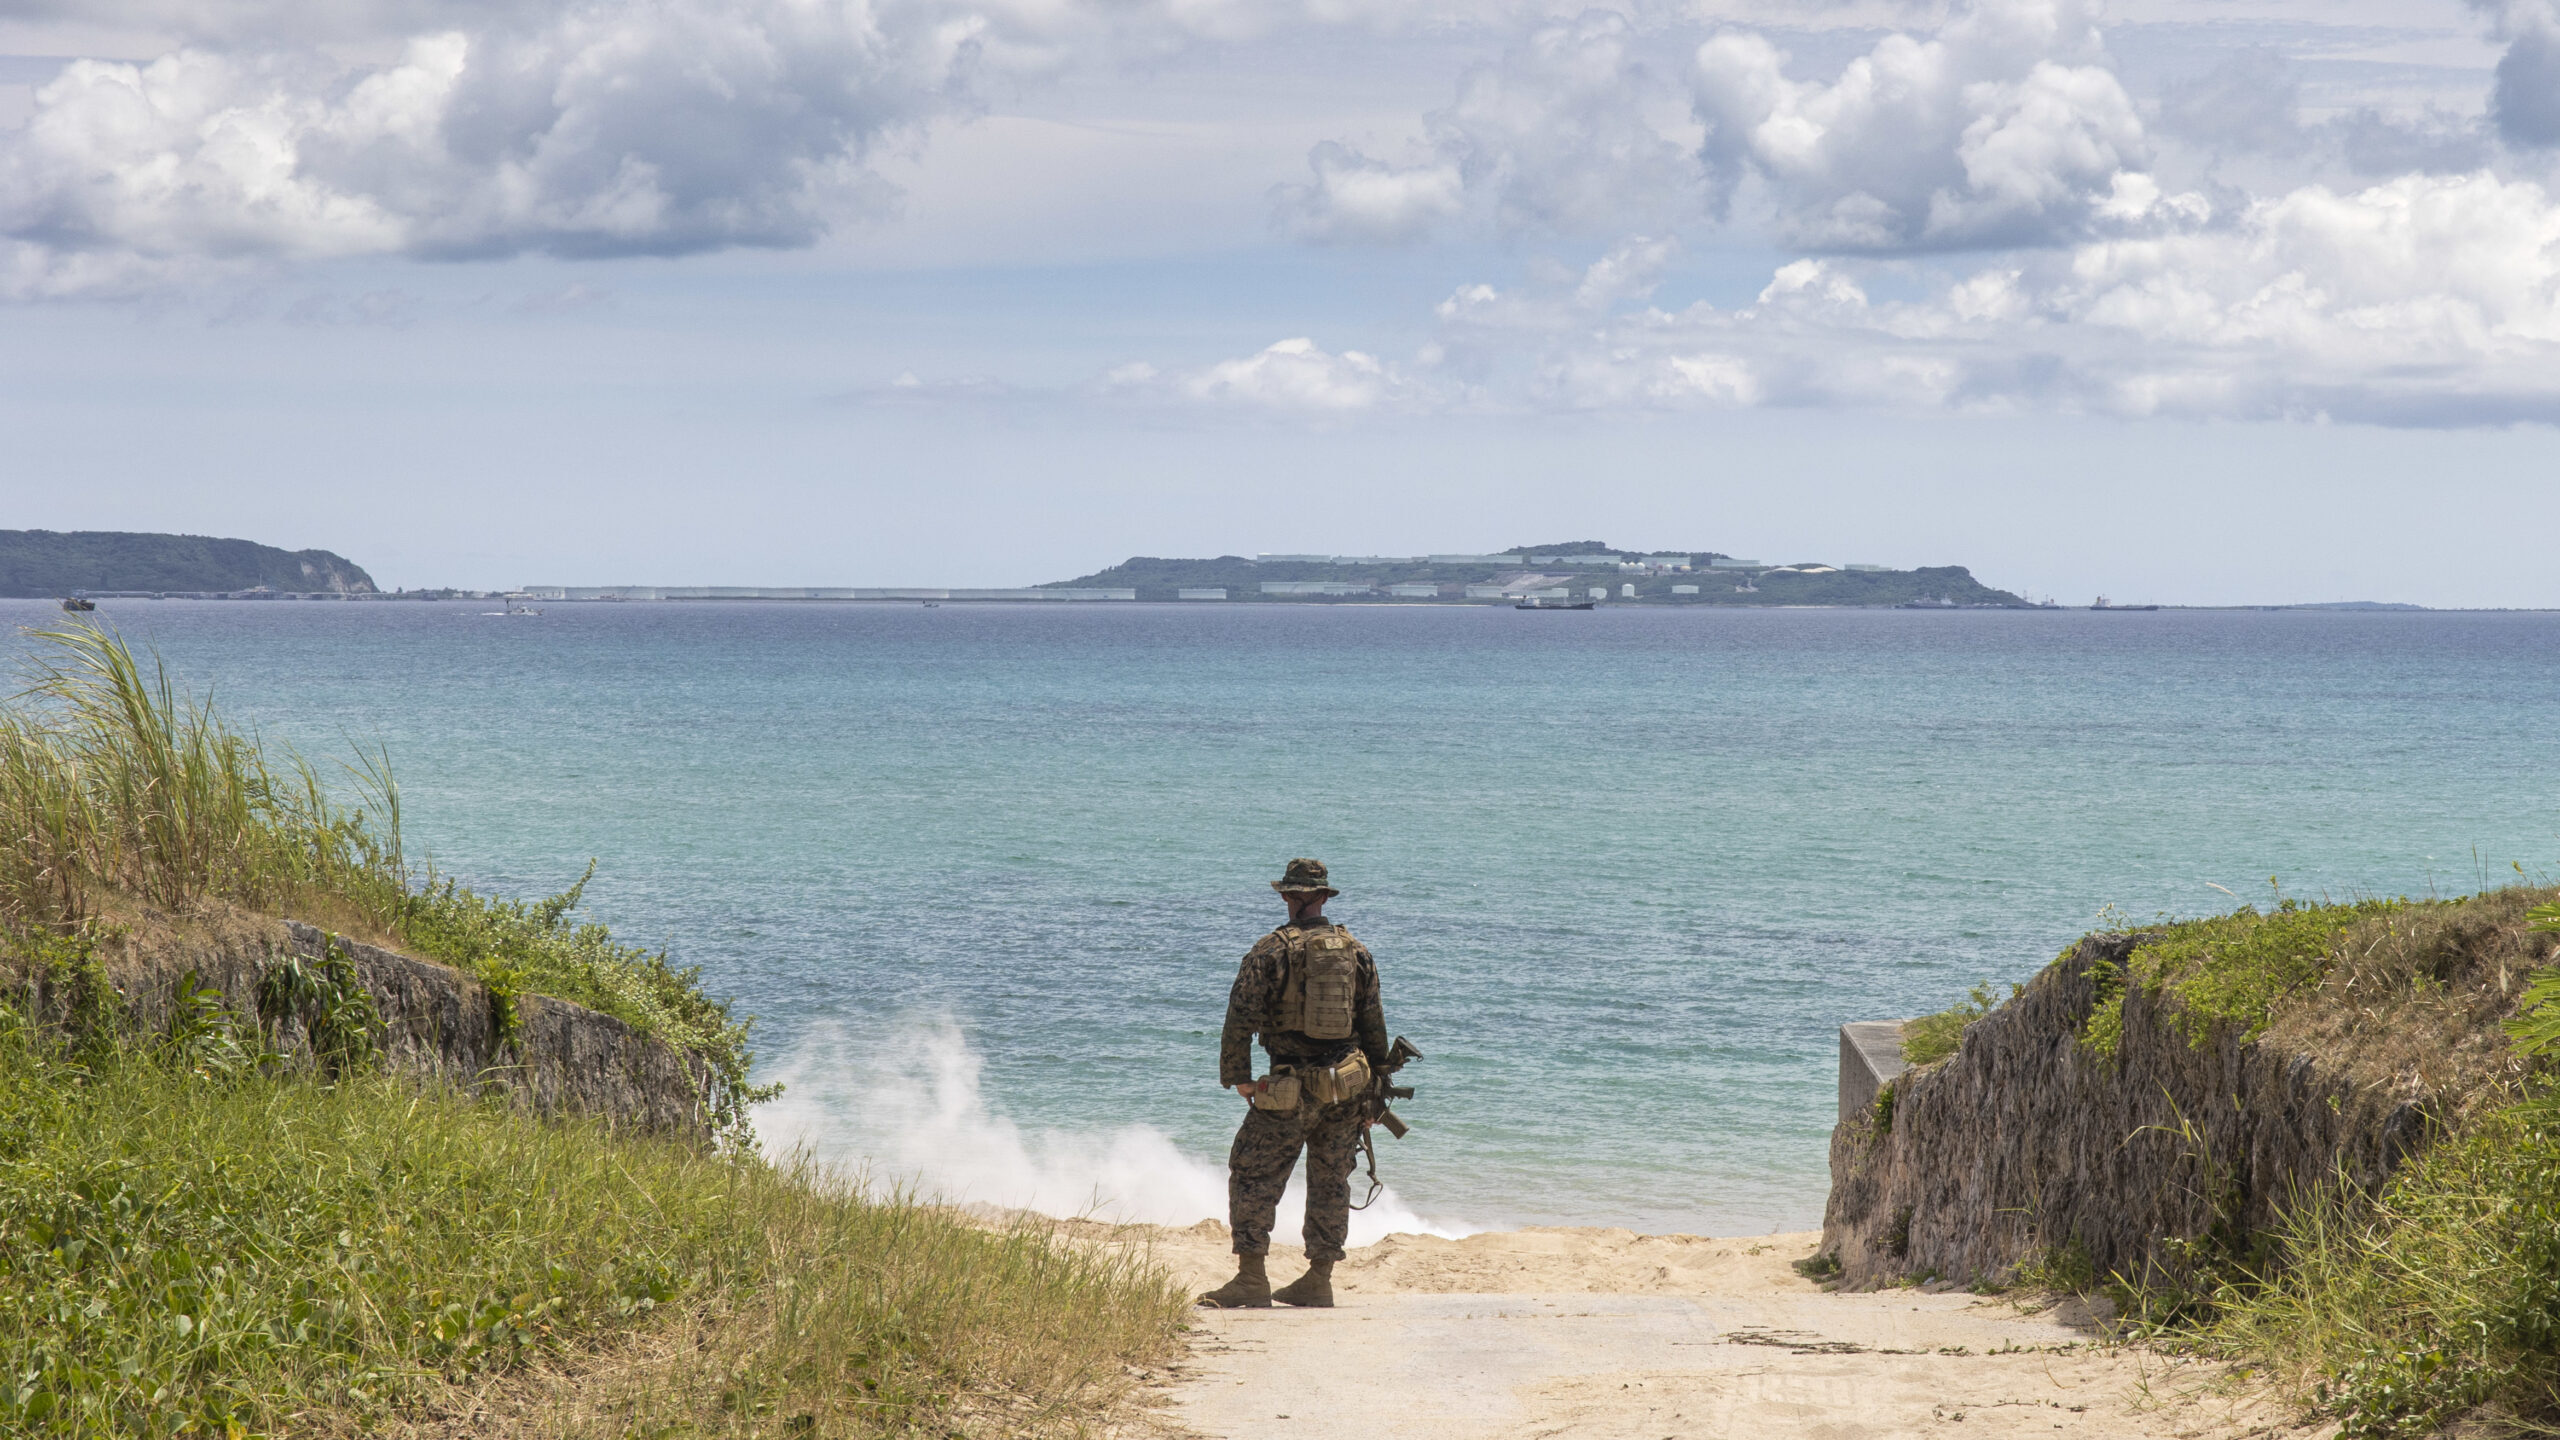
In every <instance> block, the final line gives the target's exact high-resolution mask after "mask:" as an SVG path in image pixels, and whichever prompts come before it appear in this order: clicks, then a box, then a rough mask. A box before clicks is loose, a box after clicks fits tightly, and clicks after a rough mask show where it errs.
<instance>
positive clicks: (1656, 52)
mask: <svg viewBox="0 0 2560 1440" xmlns="http://www.w3.org/2000/svg"><path fill="white" fill-rule="evenodd" d="M1679 71H1680V61H1679V58H1678V57H1677V56H1676V55H1672V54H1668V53H1665V52H1663V51H1662V49H1661V47H1660V46H1659V44H1658V43H1657V37H1655V36H1653V35H1651V34H1649V33H1648V32H1645V31H1642V30H1639V29H1638V28H1637V26H1636V25H1635V23H1634V22H1632V21H1630V20H1628V19H1627V18H1626V17H1625V16H1622V15H1617V14H1613V13H1610V12H1606V11H1596V10H1595V11H1589V12H1586V13H1584V14H1583V15H1581V16H1580V17H1579V18H1576V19H1573V20H1570V21H1565V22H1560V23H1550V24H1543V25H1540V26H1539V27H1538V28H1537V29H1535V30H1533V31H1532V32H1531V33H1530V34H1529V35H1528V36H1527V38H1526V39H1524V40H1523V41H1522V42H1521V43H1520V44H1518V45H1515V46H1513V47H1511V48H1510V49H1509V50H1507V51H1506V52H1504V54H1503V55H1502V57H1501V58H1500V59H1499V60H1496V61H1493V62H1490V63H1487V64H1482V65H1477V66H1473V67H1471V68H1469V69H1468V70H1467V71H1466V73H1465V74H1463V75H1461V76H1460V77H1459V79H1458V85H1457V94H1456V97H1455V98H1454V100H1453V101H1452V103H1451V104H1450V106H1449V107H1448V108H1447V109H1445V110H1439V111H1434V112H1433V113H1432V114H1430V115H1429V116H1427V117H1425V122H1424V128H1425V131H1426V137H1425V141H1424V144H1425V147H1426V149H1427V150H1428V153H1429V158H1428V159H1426V160H1424V161H1422V162H1420V163H1417V164H1413V165H1408V166H1401V167H1399V166H1392V165H1388V164H1386V163H1385V162H1382V161H1378V160H1374V159H1371V158H1369V157H1367V156H1365V155H1362V154H1360V153H1359V152H1357V151H1355V150H1353V149H1351V148H1350V147H1349V146H1346V145H1343V144H1341V143H1339V142H1327V143H1325V144H1322V145H1318V146H1317V147H1315V149H1314V150H1313V151H1312V152H1311V153H1310V154H1309V156H1308V166H1309V168H1310V169H1312V170H1313V171H1314V172H1315V178H1314V180H1313V181H1312V182H1311V183H1310V184H1307V185H1302V186H1291V187H1288V188H1286V189H1285V190H1284V191H1283V192H1282V194H1281V197H1280V199H1281V211H1282V215H1283V218H1284V219H1285V220H1286V221H1287V222H1288V223H1289V224H1290V225H1291V226H1292V227H1293V228H1295V229H1296V230H1298V231H1299V232H1300V233H1302V234H1308V235H1312V236H1315V237H1317V238H1320V239H1325V240H1344V239H1381V240H1405V239H1410V238H1412V237H1413V236H1414V235H1416V234H1418V233H1420V232H1421V231H1422V230H1423V229H1424V228H1426V227H1428V226H1429V225H1431V224H1434V223H1437V222H1439V221H1442V220H1446V219H1449V218H1451V217H1453V216H1456V215H1457V214H1459V213H1460V212H1461V211H1462V210H1465V209H1470V208H1472V209H1475V210H1478V211H1480V212H1482V214H1483V215H1484V216H1485V217H1486V219H1487V220H1488V221H1489V222H1490V223H1492V224H1494V225H1496V226H1498V227H1500V228H1502V229H1504V230H1513V231H1517V230H1538V231H1550V232H1588V231H1591V230H1606V229H1609V228H1613V227H1617V226H1622V225H1628V224H1641V223H1643V220H1644V217H1648V216H1650V217H1654V218H1657V219H1661V220H1663V221H1665V222H1666V223H1667V222H1669V221H1672V220H1673V219H1675V218H1676V217H1679V216H1682V215H1687V214H1693V213H1695V212H1696V210H1697V207H1698V196H1699V191H1698V186H1699V181H1700V174H1699V169H1698V162H1697V156H1696V149H1697V144H1698V139H1699V129H1698V123H1697V120H1696V118H1695V117H1694V116H1693V115H1692V114H1691V113H1690V109H1689V104H1688V100H1687V97H1686V95H1685V94H1684V93H1683V91H1682V88H1681V81H1680V74H1679ZM1381 216H1389V217H1393V219H1394V221H1395V223H1393V224H1388V223H1381V221H1380V219H1379V218H1376V217H1381Z"/></svg>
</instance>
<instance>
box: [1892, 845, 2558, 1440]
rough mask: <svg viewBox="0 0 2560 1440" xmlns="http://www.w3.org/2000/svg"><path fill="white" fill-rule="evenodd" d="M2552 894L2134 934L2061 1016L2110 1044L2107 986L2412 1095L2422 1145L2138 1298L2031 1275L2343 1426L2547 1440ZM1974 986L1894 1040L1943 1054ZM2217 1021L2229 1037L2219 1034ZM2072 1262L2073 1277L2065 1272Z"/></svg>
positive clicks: (2203, 1027)
mask: <svg viewBox="0 0 2560 1440" xmlns="http://www.w3.org/2000/svg"><path fill="white" fill-rule="evenodd" d="M2553 932H2560V892H2555V891H2553V890H2551V889H2548V888H2539V887H2530V886H2525V885H2517V886H2514V887H2511V888H2508V889H2503V890H2493V891H2488V892H2485V893H2483V894H2480V895H2476V896H2471V897H2468V898H2465V899H2460V900H2452V901H2409V900H2395V901H2364V902H2359V903H2355V904H2345V905H2302V904H2296V903H2294V902H2291V901H2284V902H2281V903H2279V904H2278V905H2277V906H2276V907H2275V908H2273V909H2272V910H2269V911H2264V912H2261V911H2259V910H2257V909H2255V908H2244V909H2242V910H2240V911H2238V912H2235V913H2233V914H2230V915H2223V916H2217V917H2213V918H2210V919H2204V920H2193V921H2186V922H2182V923H2178V924H2171V925H2165V926H2161V927H2158V928H2156V929H2153V930H2151V931H2149V932H2148V933H2147V938H2146V939H2145V941H2144V943H2143V944H2142V945H2140V946H2139V947H2138V948H2137V949H2135V950H2134V952H2133V953H2132V955H2131V956H2130V957H2129V958H2128V961H2127V963H2126V965H2125V966H2124V968H2123V970H2122V972H2121V973H2118V974H2115V975H2112V976H2106V977H2102V980H2103V981H2104V982H2106V983H2108V984H2109V985H2111V986H2112V992H2111V994H2110V995H2109V998H2108V1000H2106V1001H2102V1002H2101V1003H2100V1005H2099V1006H2098V1007H2097V1009H2096V1010H2095V1011H2094V1012H2093V1013H2092V1015H2091V1016H2090V1018H2089V1021H2088V1023H2087V1025H2086V1027H2085V1028H2084V1030H2083V1032H2082V1034H2081V1037H2080V1043H2081V1045H2082V1046H2083V1048H2084V1049H2086V1050H2087V1051H2088V1052H2089V1053H2091V1054H2092V1055H2095V1056H2099V1057H2102V1058H2103V1057H2107V1056H2112V1055H2113V1054H2114V1053H2115V1049H2116V1047H2117V1044H2118V1042H2119V1040H2120V1038H2121V1036H2122V1033H2123V1029H2122V1027H2123V1019H2124V1009H2123V1003H2122V996H2123V994H2124V993H2125V990H2126V988H2127V987H2131V986H2137V985H2138V986H2141V987H2144V989H2145V990H2146V991H2148V992H2149V993H2151V994H2154V995H2165V996H2167V997H2169V998H2170V999H2171V1000H2173V1001H2174V1002H2175V1006H2176V1010H2177V1013H2178V1014H2179V1015H2180V1023H2181V1024H2182V1026H2183V1027H2184V1029H2185V1031H2186V1034H2187V1038H2188V1039H2189V1040H2190V1041H2191V1042H2193V1043H2196V1044H2199V1045H2201V1044H2204V1043H2207V1042H2208V1039H2209V1037H2210V1036H2212V1035H2213V1034H2214V1033H2216V1031H2217V1030H2219V1029H2223V1027H2237V1028H2238V1030H2239V1033H2241V1034H2242V1035H2244V1036H2246V1037H2248V1038H2252V1039H2260V1040H2263V1041H2264V1042H2265V1043H2268V1044H2270V1045H2275V1046H2279V1047H2281V1048H2282V1049H2283V1050H2284V1051H2286V1052H2288V1053H2301V1054H2310V1055H2314V1056H2317V1057H2319V1058H2320V1059H2321V1060H2322V1061H2323V1062H2324V1063H2325V1064H2327V1065H2329V1066H2330V1067H2332V1068H2333V1069H2334V1070H2336V1071H2338V1072H2341V1073H2346V1074H2350V1075H2354V1076H2356V1077H2357V1078H2358V1079H2359V1080H2361V1081H2365V1082H2367V1083H2375V1084H2388V1085H2391V1086H2394V1087H2395V1088H2396V1089H2397V1090H2399V1091H2403V1092H2406V1093H2409V1094H2412V1095H2421V1096H2425V1097H2428V1103H2429V1104H2430V1105H2431V1107H2432V1108H2433V1110H2434V1112H2435V1118H2436V1119H2437V1120H2438V1122H2439V1123H2440V1124H2441V1125H2442V1126H2443V1127H2444V1133H2443V1135H2442V1138H2441V1139H2439V1140H2438V1141H2437V1143H2435V1144H2434V1145H2433V1146H2432V1147H2431V1148H2429V1149H2428V1150H2427V1151H2426V1152H2425V1153H2424V1154H2422V1155H2421V1156H2419V1157H2418V1158H2417V1159H2416V1160H2414V1161H2412V1162H2411V1163H2410V1164H2408V1165H2407V1166H2405V1167H2403V1168H2402V1170H2401V1171H2400V1172H2399V1173H2398V1174H2397V1175H2396V1176H2394V1177H2393V1178H2392V1179H2391V1180H2390V1181H2389V1182H2388V1183H2387V1184H2386V1185H2385V1186H2384V1187H2383V1188H2382V1190H2381V1191H2380V1193H2379V1194H2374V1195H2360V1194H2356V1193H2353V1192H2351V1191H2349V1190H2347V1189H2346V1188H2344V1187H2336V1188H2332V1189H2330V1190H2328V1191H2327V1192H2325V1193H2321V1194H2317V1195H2311V1196H2305V1197H2302V1199H2301V1200H2300V1201H2299V1202H2298V1203H2297V1204H2296V1205H2294V1206H2293V1207H2292V1208H2291V1210H2290V1212H2289V1213H2288V1215H2287V1216H2286V1218H2285V1219H2284V1220H2283V1222H2282V1223H2280V1224H2279V1225H2278V1226H2277V1227H2275V1229H2274V1230H2273V1231H2272V1232H2271V1233H2262V1234H2257V1235H2250V1236H2234V1235H2230V1234H2229V1233H2228V1232H2227V1231H2226V1232H2223V1234H2222V1237H2221V1241H2220V1243H2215V1242H2212V1241H2199V1242H2198V1243H2197V1244H2196V1246H2195V1247H2194V1248H2193V1250H2192V1253H2191V1256H2190V1258H2191V1260H2192V1262H2193V1265H2192V1271H2191V1278H2190V1280H2189V1281H2188V1282H2187V1283H2185V1284H2183V1285H2180V1286H2178V1287H2176V1288H2161V1287H2159V1286H2156V1285H2155V1286H2153V1287H2151V1288H2141V1287H2135V1286H2130V1285H2126V1284H2124V1283H2123V1282H2122V1280H2121V1278H2120V1277H2093V1276H2089V1275H2087V1274H2085V1270H2086V1266H2085V1264H2083V1265H2079V1266H2077V1267H2075V1266H2074V1265H2073V1264H2072V1262H2071V1260H2070V1258H2069V1257H2067V1256H2057V1257H2052V1259H2051V1260H2050V1261H2048V1262H2047V1263H2046V1264H2044V1265H2042V1266H2041V1267H2034V1268H2035V1269H2036V1271H2037V1273H2036V1274H2035V1275H2034V1277H2033V1278H2035V1279H2038V1280H2041V1281H2044V1282H2048V1283H2058V1284H2073V1283H2075V1282H2076V1284H2078V1285H2079V1286H2084V1287H2093V1288H2094V1287H2095V1286H2096V1285H2098V1284H2100V1283H2103V1284H2104V1286H2105V1288H2108V1289H2110V1290H2112V1291H2113V1292H2114V1296H2115V1298H2116V1300H2117V1301H2118V1303H2119V1305H2120V1306H2121V1307H2122V1308H2123V1309H2124V1311H2125V1313H2126V1314H2127V1315H2128V1316H2130V1317H2131V1318H2132V1319H2133V1321H2134V1323H2135V1326H2136V1327H2137V1329H2138V1331H2139V1332H2140V1333H2142V1334H2144V1335H2145V1336H2146V1337H2147V1338H2150V1339H2152V1340H2153V1341H2155V1342H2156V1343H2165V1344H2169V1345H2173V1346H2180V1347H2185V1348H2189V1349H2193V1350H2196V1351H2199V1352H2202V1353H2206V1354H2210V1355H2215V1356H2219V1357H2224V1358H2228V1359H2233V1360H2239V1361H2244V1362H2248V1363H2252V1364H2254V1365H2257V1366H2263V1367H2265V1368H2266V1369H2267V1370H2268V1372H2269V1373H2271V1374H2272V1375H2274V1376H2275V1377H2276V1378H2277V1379H2278V1380H2279V1381H2280V1382H2282V1383H2284V1384H2286V1385H2287V1386H2288V1387H2289V1388H2290V1390H2291V1391H2292V1393H2293V1394H2294V1395H2295V1396H2296V1397H2297V1398H2298V1399H2299V1400H2300V1401H2301V1402H2302V1403H2303V1405H2304V1406H2305V1408H2306V1409H2307V1410H2310V1411H2312V1412H2315V1413H2320V1414H2325V1415H2327V1416H2330V1417H2333V1418H2335V1419H2338V1420H2340V1421H2341V1422H2343V1430H2344V1432H2345V1433H2346V1434H2347V1435H2350V1436H2415V1435H2428V1434H2437V1433H2460V1434H2473V1435H2500V1434H2516V1435H2524V1434H2533V1435H2549V1434H2553V1433H2560V1431H2555V1428H2554V1427H2555V1426H2560V967H2554V966H2553V964H2552V962H2553V960H2554V959H2555V956H2560V940H2555V937H2554V933H2553ZM1989 999H1990V997H1989V993H1988V991H1987V990H1985V989H1977V990H1976V991H1975V992H1974V995H1973V997H1972V999H1971V1000H1970V1001H1969V1002H1968V1003H1966V1004H1963V1005H1959V1006H1957V1007H1955V1008H1954V1009H1953V1010H1950V1011H1947V1012H1944V1013H1943V1014H1941V1015H1938V1016H1932V1017H1927V1018H1925V1019H1923V1020H1920V1021H1915V1022H1913V1024H1912V1025H1911V1026H1910V1027H1909V1028H1908V1029H1907V1030H1906V1032H1905V1033H1906V1054H1907V1056H1908V1057H1909V1058H1911V1059H1913V1060H1914V1062H1915V1063H1926V1062H1928V1061H1931V1060H1935V1059H1939V1058H1943V1057H1944V1056H1945V1055H1946V1054H1948V1053H1950V1052H1952V1051H1953V1050H1954V1048H1955V1042H1956V1039H1957V1038H1958V1037H1959V1036H1960V1035H1961V1032H1962V1028H1963V1026H1964V1025H1965V1024H1967V1023H1970V1022H1971V1021H1972V1020H1974V1019H1978V1018H1980V1017H1981V1015H1982V1014H1984V1013H1986V1011H1987V1010H1988V1009H1989ZM2225 1033H2228V1032H2227V1031H2225ZM2075 1268H2076V1269H2078V1270H2080V1271H2082V1272H2084V1273H2081V1274H2077V1275H2075V1274H2074V1273H2073V1271H2074V1270H2075Z"/></svg>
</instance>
